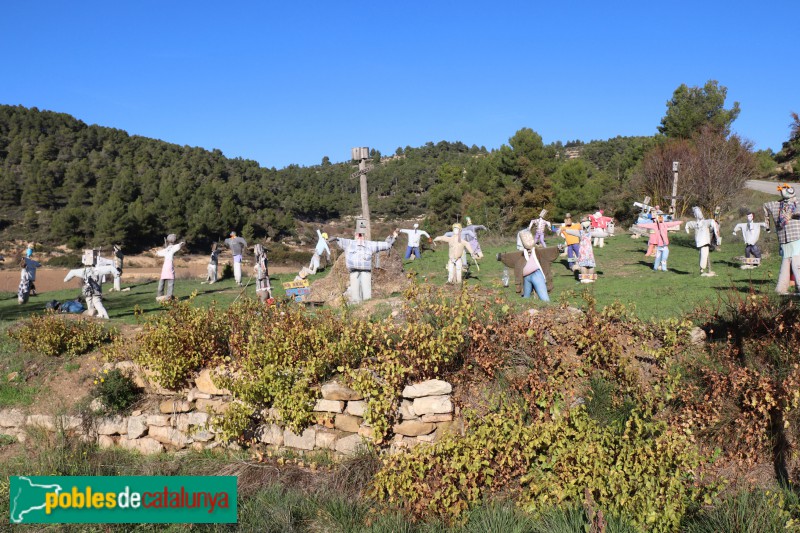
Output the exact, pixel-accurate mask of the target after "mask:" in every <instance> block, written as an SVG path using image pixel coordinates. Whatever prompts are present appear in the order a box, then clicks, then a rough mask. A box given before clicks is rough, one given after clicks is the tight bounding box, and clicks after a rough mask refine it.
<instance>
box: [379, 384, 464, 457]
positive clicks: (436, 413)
mask: <svg viewBox="0 0 800 533" xmlns="http://www.w3.org/2000/svg"><path fill="white" fill-rule="evenodd" d="M452 392H453V387H452V386H451V385H450V384H449V383H448V382H446V381H442V380H439V379H431V380H428V381H423V382H422V383H417V384H416V385H408V386H406V388H405V389H403V400H402V402H401V404H400V420H401V421H400V423H399V424H395V426H394V428H393V431H394V440H393V441H392V447H391V449H392V450H393V451H394V450H398V449H401V448H408V447H412V446H415V445H417V444H419V443H421V442H435V441H436V440H438V439H440V438H441V436H442V435H443V434H444V433H446V432H447V431H449V430H450V429H451V426H452V425H453V413H454V409H453V401H452V398H451V394H452Z"/></svg>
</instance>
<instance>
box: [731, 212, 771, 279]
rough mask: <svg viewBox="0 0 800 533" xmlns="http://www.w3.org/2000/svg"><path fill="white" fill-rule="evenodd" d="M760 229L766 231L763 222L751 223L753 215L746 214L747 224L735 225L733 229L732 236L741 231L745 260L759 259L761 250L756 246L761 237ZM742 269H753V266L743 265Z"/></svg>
mask: <svg viewBox="0 0 800 533" xmlns="http://www.w3.org/2000/svg"><path fill="white" fill-rule="evenodd" d="M761 228H764V229H766V228H767V224H766V223H765V222H753V213H748V214H747V222H742V223H741V224H736V227H734V228H733V234H734V236H735V235H736V234H737V233H738V232H739V230H741V232H742V239H743V240H744V256H745V258H747V259H750V258H751V257H754V258H756V259H761V248H760V247H759V246H758V239H759V237H761ZM742 268H743V269H751V268H755V265H754V264H744V265H742Z"/></svg>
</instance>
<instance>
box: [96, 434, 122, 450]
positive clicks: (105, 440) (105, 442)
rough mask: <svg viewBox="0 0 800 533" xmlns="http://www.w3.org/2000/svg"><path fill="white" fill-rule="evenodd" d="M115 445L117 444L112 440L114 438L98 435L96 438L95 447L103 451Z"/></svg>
mask: <svg viewBox="0 0 800 533" xmlns="http://www.w3.org/2000/svg"><path fill="white" fill-rule="evenodd" d="M116 444H117V443H116V441H115V440H114V437H112V436H110V435H100V436H99V437H97V446H99V447H100V448H103V449H105V448H111V447H112V446H115V445H116Z"/></svg>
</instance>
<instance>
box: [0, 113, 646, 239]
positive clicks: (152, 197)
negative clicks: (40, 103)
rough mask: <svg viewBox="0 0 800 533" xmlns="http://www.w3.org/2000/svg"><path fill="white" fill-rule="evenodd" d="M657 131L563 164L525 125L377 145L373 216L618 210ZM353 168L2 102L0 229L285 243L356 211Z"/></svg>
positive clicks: (500, 216) (498, 221)
mask: <svg viewBox="0 0 800 533" xmlns="http://www.w3.org/2000/svg"><path fill="white" fill-rule="evenodd" d="M656 142H657V141H656V138H654V137H631V138H623V137H617V138H616V139H611V140H609V141H593V142H590V143H588V144H583V143H581V142H580V141H576V142H575V145H577V146H578V147H579V148H578V149H579V150H580V152H581V153H582V154H583V156H582V157H581V158H579V159H568V158H567V157H566V155H565V153H566V152H565V147H564V146H563V145H562V144H561V143H555V144H551V145H544V144H543V142H542V138H541V136H539V135H538V134H537V133H536V132H534V131H533V130H531V129H529V128H524V129H521V130H519V131H518V132H517V133H516V134H515V135H514V136H513V137H511V138H510V139H509V145H503V146H502V147H500V148H499V149H497V150H492V151H491V152H489V151H487V150H486V148H483V147H480V148H479V147H477V146H472V147H468V146H467V145H465V144H463V143H460V142H455V143H450V142H445V141H442V142H439V143H437V144H434V143H432V142H429V143H427V144H425V145H424V146H421V147H419V148H412V147H406V148H398V149H397V151H396V153H395V154H394V155H393V156H391V157H382V156H381V154H380V152H377V151H373V152H372V155H373V157H374V160H375V163H377V164H376V165H375V169H374V170H373V171H371V172H370V176H369V189H370V191H369V192H370V207H371V209H372V214H373V216H377V217H386V218H389V219H393V218H410V217H423V216H425V217H427V219H426V221H425V225H426V226H427V227H428V228H430V229H433V230H439V229H442V228H444V227H445V226H446V225H447V224H449V223H450V222H452V221H454V220H456V218H457V217H458V216H463V215H470V216H471V217H472V219H473V221H474V222H478V223H482V224H486V225H487V226H489V227H490V228H491V229H493V230H497V231H510V230H514V229H517V228H518V227H520V226H522V225H524V224H526V223H527V221H528V220H530V218H532V217H534V216H536V215H537V214H538V212H539V210H540V209H542V208H543V207H544V208H548V209H549V210H550V212H551V216H552V217H554V218H555V219H557V218H558V217H559V216H561V215H562V214H563V213H564V212H566V211H576V212H583V211H588V210H592V209H595V208H597V207H598V206H599V207H605V208H606V209H609V210H611V211H615V210H617V211H618V212H619V213H618V214H621V213H622V212H623V211H624V206H625V205H626V201H627V200H628V198H627V195H628V192H627V191H626V188H625V184H626V183H627V181H628V179H629V177H630V175H631V173H632V170H633V169H634V168H635V167H636V165H637V164H638V163H639V162H640V161H641V158H642V154H643V153H644V152H645V151H646V150H647V149H648V148H649V147H651V146H652V145H653V144H655V143H656ZM353 170H354V166H353V165H351V164H349V163H340V164H331V163H330V162H329V160H328V158H327V157H326V158H324V159H323V161H322V164H320V165H317V166H312V167H301V166H297V165H291V166H289V167H286V168H284V169H281V170H276V169H275V168H263V167H261V166H260V165H258V164H257V163H256V162H254V161H248V160H243V159H240V158H235V159H231V158H227V157H225V156H224V155H223V154H222V152H220V151H219V150H212V151H209V150H205V149H201V148H192V147H189V146H178V145H175V144H169V143H166V142H163V141H158V140H154V139H148V138H144V137H139V136H131V135H128V134H127V133H126V132H124V131H121V130H117V129H112V128H105V127H101V126H89V125H87V124H85V123H84V122H81V121H80V120H77V119H75V118H73V117H72V116H70V115H67V114H63V113H54V112H49V111H40V110H38V109H36V108H32V109H27V108H24V107H21V106H0V207H1V208H2V215H0V229H2V230H3V234H2V236H3V237H4V238H5V239H7V240H10V239H25V240H31V239H34V240H37V241H40V242H48V243H53V244H58V243H66V244H68V245H69V246H70V247H72V248H79V247H81V246H84V245H108V244H109V243H111V242H122V243H125V244H126V246H128V247H129V249H142V248H147V247H151V246H155V245H158V244H159V243H161V242H162V239H163V236H164V235H165V234H166V233H177V234H179V235H180V236H181V237H183V238H185V239H186V240H187V241H188V242H189V244H190V246H191V247H192V248H195V249H200V248H205V246H206V245H207V244H208V243H209V242H211V241H214V240H216V239H218V238H220V237H221V236H224V235H226V234H227V232H228V231H230V230H231V229H232V228H236V229H240V230H241V231H242V233H243V234H244V236H245V237H249V238H256V239H268V240H278V239H282V238H285V237H287V236H290V235H292V234H293V232H294V231H295V228H296V224H297V222H298V221H304V222H321V221H325V220H331V219H335V218H339V217H341V216H346V215H355V214H357V213H358V212H359V209H360V203H359V195H358V180H354V179H351V178H350V174H351V172H352V171H353Z"/></svg>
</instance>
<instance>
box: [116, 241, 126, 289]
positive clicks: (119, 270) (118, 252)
mask: <svg viewBox="0 0 800 533" xmlns="http://www.w3.org/2000/svg"><path fill="white" fill-rule="evenodd" d="M124 259H125V255H124V254H123V253H122V248H121V247H120V246H118V245H116V244H115V245H114V266H115V267H116V268H117V274H116V275H115V276H114V290H115V291H117V292H119V291H121V290H122V263H123V261H124Z"/></svg>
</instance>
